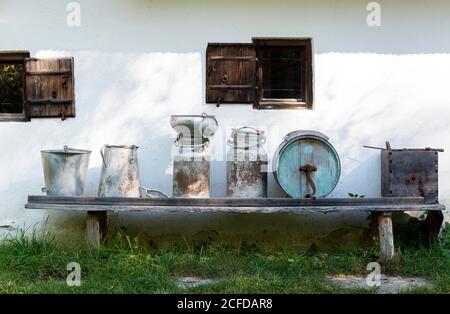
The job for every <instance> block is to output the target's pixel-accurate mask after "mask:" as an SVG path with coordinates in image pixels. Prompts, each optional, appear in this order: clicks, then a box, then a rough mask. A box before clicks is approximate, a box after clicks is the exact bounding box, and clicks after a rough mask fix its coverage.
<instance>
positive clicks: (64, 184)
mask: <svg viewBox="0 0 450 314" xmlns="http://www.w3.org/2000/svg"><path fill="white" fill-rule="evenodd" d="M90 154H91V152H90V151H88V150H81V149H73V148H68V147H64V149H62V150H44V151H41V157H42V167H43V170H44V180H45V188H43V191H44V192H46V193H47V195H54V196H81V195H82V194H83V191H84V186H85V183H86V174H87V170H88V166H89V159H90Z"/></svg>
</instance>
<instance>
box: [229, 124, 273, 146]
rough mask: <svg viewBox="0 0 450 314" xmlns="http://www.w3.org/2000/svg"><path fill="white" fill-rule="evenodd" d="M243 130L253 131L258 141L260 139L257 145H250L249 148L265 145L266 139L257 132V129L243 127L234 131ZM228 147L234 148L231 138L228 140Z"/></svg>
mask: <svg viewBox="0 0 450 314" xmlns="http://www.w3.org/2000/svg"><path fill="white" fill-rule="evenodd" d="M245 129H247V130H253V131H255V132H256V134H259V139H260V140H259V143H256V144H255V145H252V146H250V147H254V146H258V145H259V144H261V145H263V144H265V143H266V137H265V136H264V135H262V132H261V131H260V130H258V129H256V128H254V127H251V126H243V127H241V128H239V129H236V130H238V131H240V130H245ZM228 145H230V146H234V141H233V140H232V139H231V138H229V139H228Z"/></svg>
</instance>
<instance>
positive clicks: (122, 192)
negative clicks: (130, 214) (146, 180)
mask: <svg viewBox="0 0 450 314" xmlns="http://www.w3.org/2000/svg"><path fill="white" fill-rule="evenodd" d="M137 149H138V147H137V146H136V145H131V146H127V145H104V146H103V148H102V149H101V151H100V154H101V155H102V160H103V167H102V173H101V176H100V185H99V189H98V196H99V197H139V196H140V194H141V193H140V191H139V188H140V181H139V164H138V158H137Z"/></svg>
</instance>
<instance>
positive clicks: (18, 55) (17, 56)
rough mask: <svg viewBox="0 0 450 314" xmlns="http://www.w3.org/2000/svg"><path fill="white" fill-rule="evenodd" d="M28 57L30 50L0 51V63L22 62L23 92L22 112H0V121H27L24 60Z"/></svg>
mask: <svg viewBox="0 0 450 314" xmlns="http://www.w3.org/2000/svg"><path fill="white" fill-rule="evenodd" d="M29 57H30V52H29V51H25V50H18V51H0V64H22V69H23V78H22V80H23V81H22V84H23V92H22V113H0V122H27V121H29V119H28V117H27V113H26V101H25V97H26V96H25V95H26V90H25V88H26V75H25V72H26V68H25V61H26V59H27V58H29Z"/></svg>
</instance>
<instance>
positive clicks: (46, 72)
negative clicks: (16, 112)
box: [25, 58, 75, 120]
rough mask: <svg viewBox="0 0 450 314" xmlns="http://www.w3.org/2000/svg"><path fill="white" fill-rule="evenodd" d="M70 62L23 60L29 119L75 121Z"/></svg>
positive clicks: (58, 59)
mask: <svg viewBox="0 0 450 314" xmlns="http://www.w3.org/2000/svg"><path fill="white" fill-rule="evenodd" d="M73 65H74V62H73V58H54V59H35V58H29V59H26V60H25V83H26V84H25V105H26V114H27V117H28V118H49V117H60V118H61V119H62V120H64V119H65V118H67V117H75V91H74V89H75V88H74V87H75V86H74V71H73Z"/></svg>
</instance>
